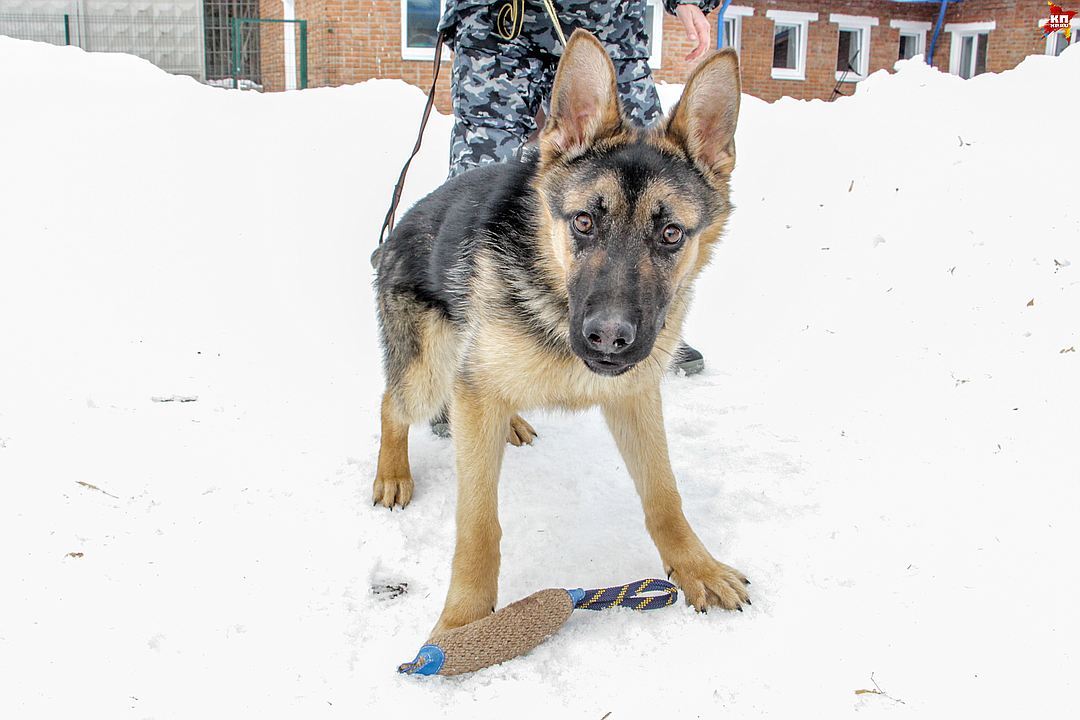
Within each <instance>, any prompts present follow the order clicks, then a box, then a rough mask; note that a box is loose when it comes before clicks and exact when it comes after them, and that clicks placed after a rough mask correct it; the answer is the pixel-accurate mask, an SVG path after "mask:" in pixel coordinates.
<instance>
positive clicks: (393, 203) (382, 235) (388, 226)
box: [379, 32, 444, 245]
mask: <svg viewBox="0 0 1080 720" xmlns="http://www.w3.org/2000/svg"><path fill="white" fill-rule="evenodd" d="M443 39H444V38H443V33H441V32H440V33H439V36H438V37H437V38H435V61H434V64H433V65H432V67H431V89H430V90H428V94H427V102H426V103H425V104H424V114H423V117H421V119H420V132H418V133H417V134H416V145H415V146H414V147H413V149H412V153H411V154H410V155H409V159H408V160H406V161H405V165H403V166H402V168H401V174H400V175H398V180H397V184H396V185H394V194H393V196H392V197H391V198H390V209H389V210H387V211H386V218H385V219H383V224H382V229H381V230H379V244H380V245H382V244H383V242H384V241H385V240H386V238H387V236H388V235H389V234H390V233H391V232H393V230H394V215H395V214H396V213H397V208H398V203H400V202H401V192H402V191H403V190H404V189H405V175H406V174H407V173H408V172H409V165H411V164H412V161H413V158H414V157H416V153H418V152H420V144H421V143H422V142H423V141H424V128H426V127H427V123H428V118H429V117H431V108H432V106H433V105H434V104H435V85H436V84H437V83H438V82H439V65H440V64H441V63H442V46H443Z"/></svg>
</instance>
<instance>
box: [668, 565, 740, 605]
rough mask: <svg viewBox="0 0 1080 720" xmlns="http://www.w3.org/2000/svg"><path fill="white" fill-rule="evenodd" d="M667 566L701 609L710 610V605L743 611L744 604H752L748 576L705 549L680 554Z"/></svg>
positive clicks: (675, 580)
mask: <svg viewBox="0 0 1080 720" xmlns="http://www.w3.org/2000/svg"><path fill="white" fill-rule="evenodd" d="M665 569H666V570H667V572H668V575H669V576H670V577H671V579H672V580H673V581H674V582H675V583H676V584H677V585H678V586H679V587H680V588H682V591H683V594H684V596H685V597H686V601H687V602H688V603H689V604H691V605H693V606H694V607H695V608H696V609H697V611H698V612H707V611H708V608H709V607H710V606H713V607H722V608H724V609H725V610H738V611H740V612H742V606H743V605H744V604H746V605H749V604H750V596H749V595H748V594H747V592H746V586H747V585H749V584H750V581H749V580H747V579H746V576H745V575H743V574H742V573H741V572H739V571H738V570H736V569H735V568H732V567H728V566H727V565H725V564H724V563H721V562H717V561H716V560H715V559H714V558H713V557H712V556H711V555H709V553H708V552H706V551H705V550H701V551H700V552H697V553H692V554H688V555H687V556H684V557H682V558H679V559H678V560H675V561H674V562H672V563H671V564H670V565H667V566H666V567H665Z"/></svg>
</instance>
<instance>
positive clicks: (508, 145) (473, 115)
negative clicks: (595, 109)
mask: <svg viewBox="0 0 1080 720" xmlns="http://www.w3.org/2000/svg"><path fill="white" fill-rule="evenodd" d="M492 5H494V3H488V4H486V5H483V6H478V7H472V8H467V9H461V10H458V11H457V12H456V14H455V16H454V18H453V20H452V24H451V27H450V32H451V41H450V43H451V46H452V47H453V49H454V66H453V71H452V72H453V75H452V77H451V98H452V101H453V107H454V128H453V131H452V133H451V139H450V175H451V176H454V175H458V174H460V173H462V172H464V171H466V170H468V169H469V168H472V167H476V166H477V165H482V164H485V163H490V162H500V161H504V160H509V159H512V158H515V157H518V156H519V154H520V153H521V151H522V149H523V147H524V146H525V143H526V142H527V141H528V139H529V137H530V136H531V135H532V134H533V133H534V132H536V130H537V125H536V116H537V113H538V111H540V110H543V111H544V114H545V115H546V114H547V113H548V112H549V109H550V101H551V85H552V82H553V81H554V79H555V70H556V67H557V66H558V62H559V55H560V54H561V51H562V48H561V46H560V45H559V44H558V41H557V39H556V35H555V33H554V30H553V27H552V24H551V20H550V18H549V17H548V16H547V14H546V13H545V12H544V11H543V9H542V7H541V6H540V5H539V3H530V2H527V3H525V6H526V12H525V15H524V20H523V23H522V29H521V34H520V35H519V36H518V37H517V38H515V39H514V40H512V41H505V40H502V39H501V38H498V37H496V36H495V34H494V31H493V26H492V22H493V20H492V18H491V16H490V10H489V7H490V6H492ZM534 6H535V7H534ZM557 7H558V8H559V20H560V22H561V24H562V27H563V30H564V32H565V33H566V35H567V36H568V37H569V35H570V33H571V32H572V31H573V29H574V28H576V27H584V28H585V29H587V30H589V31H590V32H592V33H593V34H594V35H596V36H597V39H598V40H600V42H601V43H603V44H604V46H605V47H606V48H607V49H608V53H609V54H610V55H611V56H612V61H613V62H614V64H615V72H616V75H617V82H618V90H619V97H620V100H621V101H622V105H623V112H624V113H625V115H626V116H627V118H629V119H630V120H631V121H632V122H635V123H637V124H639V125H641V126H642V127H648V126H650V125H652V124H654V123H655V122H657V121H658V120H659V119H660V116H661V108H660V99H659V97H658V96H657V94H656V87H655V85H654V83H653V77H652V71H651V70H650V69H649V63H648V49H647V40H646V37H645V34H644V22H645V14H644V8H645V2H644V0H636V1H634V2H629V3H625V2H618V3H617V2H582V1H580V0H578V1H577V2H575V1H573V0H571V2H561V3H557ZM448 9H449V7H448ZM446 24H447V21H446V19H444V25H446Z"/></svg>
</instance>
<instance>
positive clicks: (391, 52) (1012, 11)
mask: <svg viewBox="0 0 1080 720" xmlns="http://www.w3.org/2000/svg"><path fill="white" fill-rule="evenodd" d="M556 2H557V0H556ZM734 4H735V5H741V6H744V7H753V8H754V14H753V15H752V16H748V17H743V18H742V21H741V22H742V30H741V35H742V37H741V47H740V57H741V60H742V72H743V89H744V90H745V91H746V92H748V93H750V94H752V95H756V96H758V97H761V98H764V99H766V100H770V101H772V100H776V99H777V98H780V97H782V96H785V95H788V96H791V97H795V98H803V99H809V98H823V99H827V98H829V97H830V96H831V95H832V93H833V89H834V87H835V86H836V84H837V82H836V51H837V42H838V38H839V28H838V26H837V25H836V24H835V23H832V22H829V13H842V14H845V15H865V16H872V17H876V18H878V25H877V26H875V27H873V28H872V29H871V31H870V39H871V41H870V67H869V69H870V72H874V71H877V70H880V69H883V68H884V69H889V70H891V69H892V67H893V64H894V63H895V62H896V58H897V56H898V52H899V39H900V33H899V31H898V30H896V29H894V28H891V27H889V21H890V20H893V19H905V20H918V21H923V22H930V23H933V22H934V21H935V20H936V19H937V13H938V8H939V6H938V4H937V3H896V2H888V1H887V0H854V1H852V2H813V1H811V0H735V3H734ZM262 8H263V17H280V16H281V2H280V0H262ZM771 9H775V10H795V11H802V12H816V13H818V20H817V21H816V22H812V23H810V25H809V30H808V37H807V41H808V51H807V61H806V79H805V80H774V79H773V78H772V45H773V21H772V20H771V19H770V18H768V17H766V12H767V11H768V10H771ZM1046 13H1047V6H1046V4H1045V2H1044V0H1018V1H1017V2H1003V1H999V0H966V1H965V2H961V3H953V4H950V6H949V10H948V12H947V15H946V20H945V22H946V23H961V22H963V23H966V22H983V21H988V20H994V21H996V23H997V28H996V29H995V30H994V32H992V33H991V34H990V40H989V45H988V52H987V70H988V71H991V72H1000V71H1002V70H1007V69H1009V68H1012V67H1015V66H1016V65H1017V64H1018V63H1019V62H1020V61H1021V60H1023V58H1024V57H1026V56H1027V55H1030V54H1038V53H1042V52H1043V49H1044V47H1045V41H1044V40H1043V39H1042V38H1041V37H1040V35H1039V29H1038V20H1039V19H1040V18H1043V17H1045V16H1046ZM296 16H297V17H298V18H303V19H306V20H308V62H309V69H308V78H309V87H324V86H336V85H344V84H349V83H357V82H361V81H363V80H367V79H370V78H400V79H402V80H405V81H406V82H409V83H411V84H413V85H416V86H417V87H420V88H422V89H424V90H425V91H426V90H427V88H428V86H429V85H430V78H431V62H430V61H428V60H424V61H419V60H403V59H402V57H401V3H400V1H399V0H296ZM711 19H712V26H713V33H714V41H715V33H716V30H717V28H716V21H715V18H711ZM931 34H932V31H931V32H928V33H927V44H928V45H929V42H930V36H931ZM949 45H950V36H949V33H946V32H944V31H942V33H941V36H940V38H939V40H938V44H937V49H936V51H935V55H934V60H935V62H934V64H935V65H936V66H937V67H939V68H941V69H943V70H945V71H947V70H948V66H949V51H950V47H949ZM268 49H270V46H267V45H264V53H265V52H266V50H268ZM274 49H275V50H276V51H277V52H280V44H278V45H276V46H274ZM689 51H690V44H689V42H688V41H687V39H686V35H685V32H684V31H683V29H682V25H681V23H680V22H679V20H678V19H677V18H675V17H673V16H669V15H665V17H664V41H663V58H662V63H661V65H662V68H661V69H659V70H657V71H656V77H657V79H658V80H663V81H667V82H683V81H685V80H686V77H687V73H688V71H689V68H688V67H687V65H686V63H685V61H684V60H683V58H684V57H685V56H686V54H687V53H688V52H689ZM448 59H449V53H447V55H446V56H444V62H443V65H442V70H441V72H440V78H439V87H438V90H437V93H436V106H437V107H438V108H439V110H440V111H442V112H444V113H447V112H449V111H450V103H449V76H450V63H449V62H448ZM264 67H266V68H270V67H271V65H264ZM264 74H266V73H265V72H264ZM270 75H271V76H272V77H273V82H274V83H277V81H278V79H277V78H278V76H277V75H276V74H274V73H270ZM280 87H281V86H280V85H276V84H274V85H273V86H272V87H270V86H268V89H279V88H280ZM853 91H854V83H850V82H848V83H843V84H842V86H841V92H842V93H843V94H851V93H852V92H853Z"/></svg>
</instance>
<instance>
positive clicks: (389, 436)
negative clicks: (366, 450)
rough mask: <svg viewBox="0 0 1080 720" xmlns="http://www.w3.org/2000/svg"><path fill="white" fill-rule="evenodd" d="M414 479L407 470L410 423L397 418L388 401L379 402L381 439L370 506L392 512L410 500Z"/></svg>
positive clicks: (388, 397) (392, 404)
mask: <svg viewBox="0 0 1080 720" xmlns="http://www.w3.org/2000/svg"><path fill="white" fill-rule="evenodd" d="M412 494H413V479H412V471H411V470H410V469H409V423H408V422H405V420H404V419H403V418H401V417H400V414H399V413H398V411H397V409H396V408H395V407H394V401H393V399H392V398H391V397H390V390H387V391H386V392H385V393H384V394H383V400H382V439H381V441H380V443H379V467H378V470H376V472H375V485H374V487H373V489H372V498H373V504H375V505H380V504H381V505H382V506H383V507H388V508H390V509H391V510H393V509H394V505H400V506H401V507H403V508H404V507H405V506H406V505H408V504H409V501H410V500H412Z"/></svg>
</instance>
